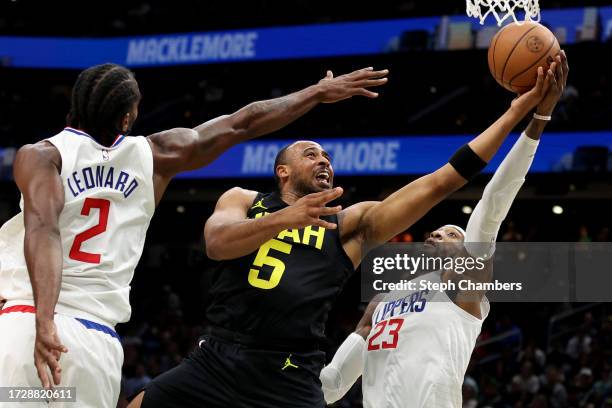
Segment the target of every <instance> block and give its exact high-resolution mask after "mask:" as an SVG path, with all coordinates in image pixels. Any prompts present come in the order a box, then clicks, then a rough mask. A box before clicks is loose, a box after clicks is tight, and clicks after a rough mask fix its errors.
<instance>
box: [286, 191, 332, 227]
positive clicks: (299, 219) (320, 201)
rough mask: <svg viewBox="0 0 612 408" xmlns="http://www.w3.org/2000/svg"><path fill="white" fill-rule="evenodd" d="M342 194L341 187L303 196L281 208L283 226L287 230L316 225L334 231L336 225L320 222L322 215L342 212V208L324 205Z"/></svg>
mask: <svg viewBox="0 0 612 408" xmlns="http://www.w3.org/2000/svg"><path fill="white" fill-rule="evenodd" d="M342 193H343V190H342V188H341V187H336V188H332V189H329V190H325V191H319V192H317V193H312V194H308V195H305V196H304V197H302V198H300V199H299V200H297V201H296V202H295V203H294V204H293V205H290V206H289V207H286V208H283V209H282V210H281V211H279V213H282V215H281V216H282V218H283V222H282V223H283V225H286V226H287V228H304V227H307V226H309V225H318V226H319V227H323V228H326V229H335V228H336V227H337V225H336V224H334V223H331V222H327V221H325V220H322V219H321V218H319V217H321V216H323V215H332V214H338V213H339V212H340V211H342V206H339V205H337V206H335V207H327V206H326V204H327V203H329V202H330V201H333V200H335V199H336V198H338V197H340V196H341V195H342Z"/></svg>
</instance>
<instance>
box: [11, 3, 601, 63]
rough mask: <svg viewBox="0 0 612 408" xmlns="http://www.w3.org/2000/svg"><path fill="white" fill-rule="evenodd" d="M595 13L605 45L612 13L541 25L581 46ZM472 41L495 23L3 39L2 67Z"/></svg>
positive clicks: (198, 59)
mask: <svg viewBox="0 0 612 408" xmlns="http://www.w3.org/2000/svg"><path fill="white" fill-rule="evenodd" d="M593 13H595V15H597V17H598V21H600V28H601V29H600V30H598V31H597V34H596V35H595V34H593V36H592V38H591V37H586V38H583V39H582V40H585V41H591V40H595V41H596V40H600V41H606V40H607V39H609V38H610V36H611V35H612V7H589V8H567V9H545V10H543V11H542V23H544V24H545V25H547V26H548V27H550V28H551V30H552V31H553V32H555V33H557V34H558V35H559V37H560V38H559V41H560V42H561V43H562V44H572V43H575V42H578V41H580V32H581V30H583V31H584V30H586V29H589V30H591V29H592V27H590V26H586V27H583V25H584V24H585V21H589V18H590V17H591V16H592V15H594V14H593ZM466 23H467V24H469V25H470V28H471V32H472V33H473V35H474V38H475V39H476V38H478V36H479V33H483V35H482V38H483V39H482V40H481V41H474V43H473V45H474V46H475V47H478V48H486V47H487V46H488V41H487V39H489V37H492V36H493V33H494V32H495V31H496V30H497V29H498V27H497V26H496V25H495V20H494V19H488V20H487V21H486V23H485V25H480V24H479V22H478V20H477V19H474V18H470V17H468V16H466V15H465V14H459V15H454V16H450V17H447V16H429V17H419V18H407V19H396V20H381V21H362V22H352V23H333V24H312V25H302V26H290V27H269V28H257V29H243V30H228V31H211V32H202V33H180V34H178V33H177V34H158V35H151V36H138V37H117V38H66V37H15V36H0V65H2V66H10V67H24V68H69V69H70V68H71V69H82V68H86V67H89V66H91V65H96V64H101V63H105V62H114V63H117V64H122V65H126V66H129V67H156V66H167V65H180V64H209V63H219V62H238V61H264V60H275V59H292V58H322V57H336V56H347V55H372V54H381V53H387V52H394V51H399V50H401V46H400V44H401V39H402V37H403V36H405V34H406V33H409V32H420V33H423V32H426V33H427V35H428V36H429V37H430V38H429V40H428V41H429V43H431V44H434V43H436V46H435V47H434V46H433V45H432V47H433V49H436V50H445V49H448V48H449V45H448V42H449V41H447V40H448V38H446V37H439V33H444V32H448V30H449V25H451V24H458V25H459V26H458V27H462V28H465V24H466Z"/></svg>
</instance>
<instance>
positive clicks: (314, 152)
mask: <svg viewBox="0 0 612 408" xmlns="http://www.w3.org/2000/svg"><path fill="white" fill-rule="evenodd" d="M274 179H275V181H276V184H277V186H278V189H279V190H281V191H282V190H283V189H286V188H289V189H291V190H293V191H294V192H296V193H299V194H304V195H306V194H310V193H314V192H317V191H322V190H326V189H329V188H332V185H333V184H332V183H333V169H332V166H331V158H330V157H329V154H328V153H327V152H326V151H325V150H324V149H323V147H322V146H321V145H320V144H319V143H316V142H313V141H310V140H299V141H297V142H294V143H291V144H290V145H288V146H285V147H283V148H282V149H281V150H280V151H279V152H278V154H277V155H276V159H275V161H274Z"/></svg>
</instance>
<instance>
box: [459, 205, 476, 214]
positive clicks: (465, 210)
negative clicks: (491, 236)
mask: <svg viewBox="0 0 612 408" xmlns="http://www.w3.org/2000/svg"><path fill="white" fill-rule="evenodd" d="M472 211H473V209H472V207H470V206H469V205H464V206H463V207H461V212H462V213H464V214H471V213H472Z"/></svg>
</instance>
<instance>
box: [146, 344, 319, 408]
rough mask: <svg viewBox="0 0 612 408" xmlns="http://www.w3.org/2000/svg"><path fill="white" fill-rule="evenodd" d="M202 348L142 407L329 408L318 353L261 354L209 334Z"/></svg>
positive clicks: (150, 388)
mask: <svg viewBox="0 0 612 408" xmlns="http://www.w3.org/2000/svg"><path fill="white" fill-rule="evenodd" d="M199 343H200V346H199V347H196V349H195V350H194V351H193V352H192V353H191V354H190V355H189V356H188V357H187V358H186V359H185V360H183V362H182V363H181V364H180V365H178V366H177V367H175V368H173V369H172V370H170V371H168V372H166V373H164V374H162V375H160V376H158V377H156V378H155V379H154V380H153V381H152V382H150V383H149V384H147V386H146V388H145V396H144V400H143V403H142V408H162V407H173V408H174V407H193V408H209V407H211V408H213V407H214V408H217V407H218V408H228V407H231V408H255V407H258V408H259V407H261V408H264V407H265V408H276V407H279V408H281V407H282V408H291V407H296V408H302V407H303V408H319V407H325V406H326V404H325V400H324V398H323V391H322V390H321V382H320V381H319V374H320V372H321V369H322V368H323V364H324V362H325V354H324V353H323V352H321V351H319V350H315V351H308V352H284V351H271V350H262V349H257V348H253V347H247V346H244V345H240V344H236V343H232V342H228V341H226V340H222V339H219V338H217V337H212V336H204V337H202V338H201V339H200V341H199Z"/></svg>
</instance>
